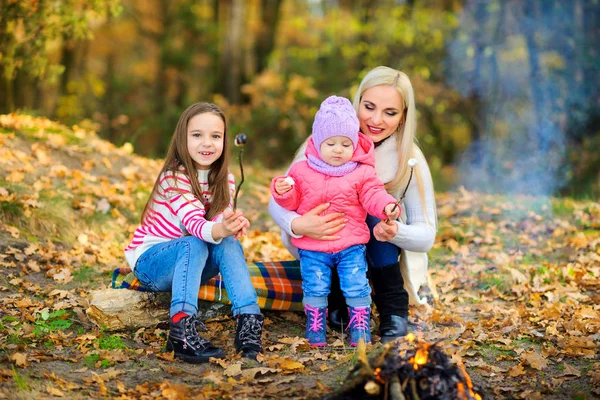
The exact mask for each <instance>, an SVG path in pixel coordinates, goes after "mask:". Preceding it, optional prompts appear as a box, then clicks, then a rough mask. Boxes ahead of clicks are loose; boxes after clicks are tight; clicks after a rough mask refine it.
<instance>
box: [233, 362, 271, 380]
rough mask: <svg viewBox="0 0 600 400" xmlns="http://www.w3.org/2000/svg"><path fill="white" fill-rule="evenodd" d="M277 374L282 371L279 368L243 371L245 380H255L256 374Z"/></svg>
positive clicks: (259, 368)
mask: <svg viewBox="0 0 600 400" xmlns="http://www.w3.org/2000/svg"><path fill="white" fill-rule="evenodd" d="M238 365H239V364H238ZM277 372H281V370H280V369H277V368H266V367H258V368H248V369H245V370H243V371H242V376H243V377H244V378H249V379H254V377H255V376H256V374H261V375H265V374H268V373H273V374H275V373H277Z"/></svg>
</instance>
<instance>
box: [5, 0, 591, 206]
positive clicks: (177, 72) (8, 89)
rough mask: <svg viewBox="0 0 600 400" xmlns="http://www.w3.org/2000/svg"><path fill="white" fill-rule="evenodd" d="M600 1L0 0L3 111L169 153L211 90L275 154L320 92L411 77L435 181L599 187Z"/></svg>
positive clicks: (307, 120)
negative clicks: (193, 107)
mask: <svg viewBox="0 0 600 400" xmlns="http://www.w3.org/2000/svg"><path fill="white" fill-rule="evenodd" d="M599 27H600V4H599V1H597V0H573V1H569V2H564V1H559V0H546V1H534V0H524V1H516V0H506V1H497V0H490V1H483V0H470V1H461V0H437V1H434V0H397V1H385V0H379V1H378V0H339V1H318V0H308V1H303V0H248V1H244V0H222V1H217V0H203V1H196V0H194V1H191V0H173V1H171V0H150V1H147V0H143V1H142V0H95V1H82V0H63V1H59V2H56V1H47V0H21V1H15V0H5V1H3V2H1V4H0V77H1V79H0V114H2V113H9V112H14V111H17V110H18V111H19V112H21V113H30V114H34V115H42V116H48V117H50V118H52V119H55V120H58V121H60V122H62V123H65V124H67V125H78V126H79V127H82V128H84V129H91V130H95V131H97V132H99V134H100V135H101V137H103V138H105V139H107V140H109V141H111V142H112V143H114V144H116V145H117V146H121V145H123V144H125V143H131V144H132V145H133V148H134V150H135V152H136V153H138V154H140V155H143V156H148V157H156V158H160V157H163V156H164V153H165V149H166V146H167V144H168V141H169V139H170V137H171V133H172V131H173V128H174V126H175V124H176V122H177V119H178V117H179V115H180V114H181V112H182V111H183V110H184V109H185V108H186V107H187V106H188V105H189V104H191V103H193V102H197V101H212V102H215V103H217V104H218V105H220V106H221V107H222V108H223V109H224V110H225V112H226V114H227V116H228V118H229V121H230V126H231V128H232V132H233V133H234V134H237V133H239V132H244V133H246V134H247V135H248V137H249V143H248V145H247V150H246V160H247V162H249V163H253V164H254V165H255V166H257V167H261V166H264V167H267V168H273V167H282V166H284V165H286V164H287V163H288V162H289V160H290V159H291V157H292V155H293V153H294V151H295V150H296V149H297V148H298V146H299V145H300V143H301V142H302V141H303V140H304V139H305V138H306V137H307V136H308V135H309V134H310V130H311V124H312V118H313V116H314V113H315V112H316V110H317V108H318V105H319V103H320V102H321V101H322V100H323V99H324V98H325V97H327V96H328V95H331V94H337V95H342V96H346V97H349V98H352V97H353V96H354V93H355V90H356V87H357V85H358V83H359V82H360V79H361V78H362V77H363V76H364V74H365V73H366V72H367V71H368V70H369V69H371V68H372V67H375V66H377V65H388V66H391V67H394V68H398V69H400V70H402V71H404V72H406V73H407V74H408V76H409V77H410V78H411V80H412V82H413V85H414V88H415V93H416V101H417V109H418V123H419V128H418V140H419V142H420V144H421V146H422V147H423V148H424V152H425V154H426V156H427V158H428V161H429V163H430V165H431V167H432V171H433V174H434V179H435V181H436V188H437V189H438V190H443V189H451V188H453V187H457V186H459V185H462V186H465V187H466V188H467V189H472V190H485V191H492V192H502V193H507V192H513V191H518V192H526V193H532V194H543V195H553V194H562V195H569V196H577V197H584V198H590V197H591V198H597V197H598V194H599V193H600V174H599V168H598V165H599V163H600V129H599V126H600V124H599V123H598V122H599V120H600V97H599V90H600V85H599V84H598V83H600V79H599V75H600V74H599V69H600V62H599V61H600V59H599V58H600V57H599V54H598V46H597V44H598V43H600V40H599V39H600V38H599V36H600V29H599Z"/></svg>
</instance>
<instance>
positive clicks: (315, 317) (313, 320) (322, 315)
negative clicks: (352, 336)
mask: <svg viewBox="0 0 600 400" xmlns="http://www.w3.org/2000/svg"><path fill="white" fill-rule="evenodd" d="M304 314H306V338H307V339H308V344H310V345H311V346H317V347H323V346H325V345H326V344H327V341H326V338H325V325H326V321H327V307H322V308H318V307H312V306H310V305H308V304H305V305H304Z"/></svg>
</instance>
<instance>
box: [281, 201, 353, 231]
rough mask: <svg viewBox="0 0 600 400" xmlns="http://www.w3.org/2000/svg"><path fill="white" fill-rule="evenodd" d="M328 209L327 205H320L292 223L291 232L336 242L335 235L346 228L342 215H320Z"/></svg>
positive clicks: (337, 213)
mask: <svg viewBox="0 0 600 400" xmlns="http://www.w3.org/2000/svg"><path fill="white" fill-rule="evenodd" d="M328 208H329V203H325V204H320V205H318V206H316V207H315V208H313V209H312V210H310V211H309V212H307V213H306V214H304V215H301V216H300V217H297V218H294V220H293V221H292V232H294V234H296V235H301V236H308V237H309V238H312V239H318V240H337V239H339V238H340V236H337V235H335V234H336V233H338V232H339V231H340V230H341V229H343V228H344V227H345V226H346V221H348V220H347V219H346V218H344V213H339V212H336V213H331V214H326V215H320V214H321V213H322V212H323V211H325V210H327V209H328Z"/></svg>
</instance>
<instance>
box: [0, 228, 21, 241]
mask: <svg viewBox="0 0 600 400" xmlns="http://www.w3.org/2000/svg"><path fill="white" fill-rule="evenodd" d="M4 229H6V231H7V232H8V233H10V236H12V237H14V238H15V239H18V238H19V236H21V231H19V229H18V228H16V227H14V226H10V225H5V228H4Z"/></svg>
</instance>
